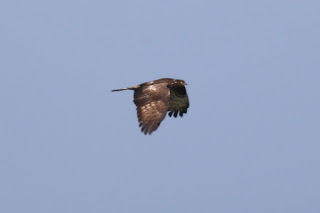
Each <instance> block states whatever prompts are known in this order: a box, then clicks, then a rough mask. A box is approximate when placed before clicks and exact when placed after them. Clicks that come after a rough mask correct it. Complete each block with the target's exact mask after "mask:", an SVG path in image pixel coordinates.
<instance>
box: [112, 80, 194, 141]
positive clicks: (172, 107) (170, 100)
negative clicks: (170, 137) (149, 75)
mask: <svg viewBox="0 0 320 213" xmlns="http://www.w3.org/2000/svg"><path fill="white" fill-rule="evenodd" d="M185 85H186V82H185V81H183V80H178V79H172V78H162V79H158V80H155V81H150V82H146V83H143V84H140V85H137V86H133V87H127V88H123V89H115V90H112V92H115V91H122V90H134V100H133V102H134V103H135V105H136V106H137V114H138V121H139V127H141V131H142V132H143V133H144V134H149V135H151V133H152V132H153V131H155V130H156V129H157V128H158V127H159V125H160V123H161V121H162V120H163V119H164V118H165V117H166V114H167V112H169V116H170V117H171V116H172V115H173V116H174V117H177V115H178V114H179V115H180V116H181V117H182V116H183V113H187V109H188V107H189V100H188V95H187V92H186V88H185Z"/></svg>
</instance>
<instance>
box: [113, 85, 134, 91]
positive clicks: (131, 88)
mask: <svg viewBox="0 0 320 213" xmlns="http://www.w3.org/2000/svg"><path fill="white" fill-rule="evenodd" d="M138 87H139V86H134V87H127V88H122V89H114V90H111V92H117V91H123V90H134V89H136V88H138Z"/></svg>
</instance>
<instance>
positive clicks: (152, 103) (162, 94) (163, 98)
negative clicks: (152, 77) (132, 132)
mask: <svg viewBox="0 0 320 213" xmlns="http://www.w3.org/2000/svg"><path fill="white" fill-rule="evenodd" d="M134 103H135V104H136V106H137V114H138V120H139V127H141V131H142V132H143V133H144V134H149V135H151V133H152V132H153V131H155V130H156V129H157V128H158V127H159V125H160V123H161V121H162V120H163V119H164V118H165V116H166V114H167V111H168V107H169V89H168V88H167V87H166V84H163V85H162V84H157V85H148V86H143V87H141V88H139V89H138V90H135V94H134Z"/></svg>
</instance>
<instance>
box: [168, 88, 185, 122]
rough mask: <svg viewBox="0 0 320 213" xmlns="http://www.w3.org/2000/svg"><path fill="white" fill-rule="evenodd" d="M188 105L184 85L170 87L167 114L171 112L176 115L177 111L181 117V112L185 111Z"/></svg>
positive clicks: (170, 114)
mask: <svg viewBox="0 0 320 213" xmlns="http://www.w3.org/2000/svg"><path fill="white" fill-rule="evenodd" d="M188 107H189V98H188V95H187V92H186V89H185V87H184V86H178V87H172V88H170V98H169V111H170V112H169V116H170V117H171V116H172V114H173V116H174V117H177V115H178V113H179V115H180V116H181V117H182V116H183V113H187V109H188Z"/></svg>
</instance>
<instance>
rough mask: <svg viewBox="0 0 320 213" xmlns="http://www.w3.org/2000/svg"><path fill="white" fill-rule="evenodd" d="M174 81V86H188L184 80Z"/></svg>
mask: <svg viewBox="0 0 320 213" xmlns="http://www.w3.org/2000/svg"><path fill="white" fill-rule="evenodd" d="M174 81H175V83H176V84H181V85H183V86H185V85H188V84H187V83H186V82H185V81H184V80H180V79H175V80H174Z"/></svg>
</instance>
